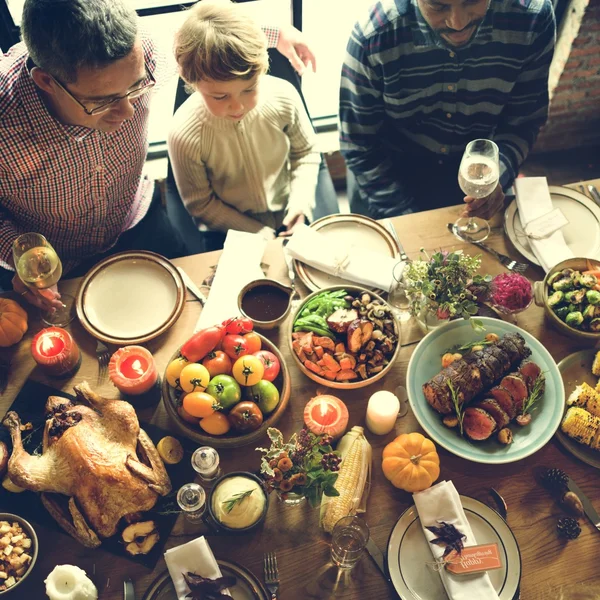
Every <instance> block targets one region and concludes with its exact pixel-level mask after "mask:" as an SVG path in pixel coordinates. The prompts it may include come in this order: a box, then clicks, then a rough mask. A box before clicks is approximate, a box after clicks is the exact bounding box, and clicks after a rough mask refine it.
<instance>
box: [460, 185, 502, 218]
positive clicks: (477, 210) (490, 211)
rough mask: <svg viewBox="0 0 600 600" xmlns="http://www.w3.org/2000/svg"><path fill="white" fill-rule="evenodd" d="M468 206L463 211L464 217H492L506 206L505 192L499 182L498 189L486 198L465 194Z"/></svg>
mask: <svg viewBox="0 0 600 600" xmlns="http://www.w3.org/2000/svg"><path fill="white" fill-rule="evenodd" d="M465 202H466V203H467V207H466V210H465V212H464V213H463V216H464V217H481V218H482V219H491V218H492V217H493V216H494V215H495V214H496V213H497V212H498V211H499V210H501V209H502V207H503V206H504V192H503V191H502V186H501V185H500V184H498V185H497V186H496V189H495V190H494V191H493V192H492V193H491V194H490V195H489V196H486V197H485V198H473V197H471V196H465Z"/></svg>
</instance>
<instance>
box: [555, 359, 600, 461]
mask: <svg viewBox="0 0 600 600" xmlns="http://www.w3.org/2000/svg"><path fill="white" fill-rule="evenodd" d="M596 352H597V351H596V350H595V349H593V348H589V349H588V350H580V351H579V352H574V353H573V354H569V356H567V357H566V358H563V359H562V360H561V361H560V362H559V363H558V370H559V371H560V374H561V375H562V379H563V382H564V384H565V397H566V398H568V397H569V396H570V395H571V392H572V391H573V390H574V389H575V387H576V386H578V385H580V384H582V383H583V382H584V381H585V382H586V383H589V385H591V386H592V387H596V384H597V383H598V378H597V377H596V376H595V375H593V374H592V363H593V362H594V357H595V356H596ZM566 410H567V406H566V402H565V412H566ZM556 438H557V439H558V441H559V442H560V443H561V444H562V445H563V446H564V447H565V448H566V449H567V450H568V451H569V452H570V453H571V454H573V456H576V457H577V458H578V459H579V460H582V461H583V462H584V463H587V464H588V465H591V466H592V467H595V468H596V469H600V451H598V450H592V449H591V448H589V447H588V446H584V445H583V444H578V443H577V442H576V441H575V440H574V439H572V438H570V437H569V436H568V435H566V434H564V433H563V432H562V431H561V430H560V427H559V428H558V429H557V430H556Z"/></svg>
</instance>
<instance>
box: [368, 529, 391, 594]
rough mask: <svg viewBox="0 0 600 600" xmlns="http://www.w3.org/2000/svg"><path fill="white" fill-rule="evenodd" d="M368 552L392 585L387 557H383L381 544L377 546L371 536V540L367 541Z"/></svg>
mask: <svg viewBox="0 0 600 600" xmlns="http://www.w3.org/2000/svg"><path fill="white" fill-rule="evenodd" d="M367 552H368V553H369V556H370V557H371V558H372V559H373V562H374V563H375V564H376V565H377V568H378V569H379V570H380V571H381V574H382V575H383V577H384V579H385V580H386V581H387V582H388V583H389V584H390V585H391V584H392V580H391V579H390V577H389V575H388V574H387V572H386V570H385V558H384V557H383V554H382V553H381V550H380V549H379V546H377V544H376V543H375V542H374V541H373V540H372V539H371V538H369V541H368V542H367Z"/></svg>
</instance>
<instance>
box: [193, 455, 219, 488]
mask: <svg viewBox="0 0 600 600" xmlns="http://www.w3.org/2000/svg"><path fill="white" fill-rule="evenodd" d="M192 467H193V468H194V471H196V473H198V475H199V476H200V479H201V480H202V483H204V484H207V485H210V484H212V483H214V481H216V480H217V479H218V477H219V476H220V475H221V468H220V467H219V453H218V452H217V451H216V450H215V449H214V448H211V447H210V446H201V447H200V448H198V449H197V450H196V451H195V452H194V454H192Z"/></svg>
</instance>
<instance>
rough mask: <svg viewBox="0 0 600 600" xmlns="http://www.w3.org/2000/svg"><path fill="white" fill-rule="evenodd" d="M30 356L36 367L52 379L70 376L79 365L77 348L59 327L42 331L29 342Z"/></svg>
mask: <svg viewBox="0 0 600 600" xmlns="http://www.w3.org/2000/svg"><path fill="white" fill-rule="evenodd" d="M31 355H32V356H33V360H35V362H36V363H37V364H38V366H39V367H40V368H41V369H42V370H43V371H44V372H45V373H46V374H48V375H51V376H53V377H65V376H68V375H72V374H74V373H75V372H76V371H77V369H78V368H79V365H80V364H81V353H80V352H79V347H78V346H77V344H76V343H75V341H74V340H73V338H72V337H71V334H70V333H69V332H68V331H66V330H65V329H62V328H61V327H48V328H46V329H42V330H41V331H40V332H39V333H38V334H37V335H36V336H35V337H34V338H33V340H32V342H31Z"/></svg>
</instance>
